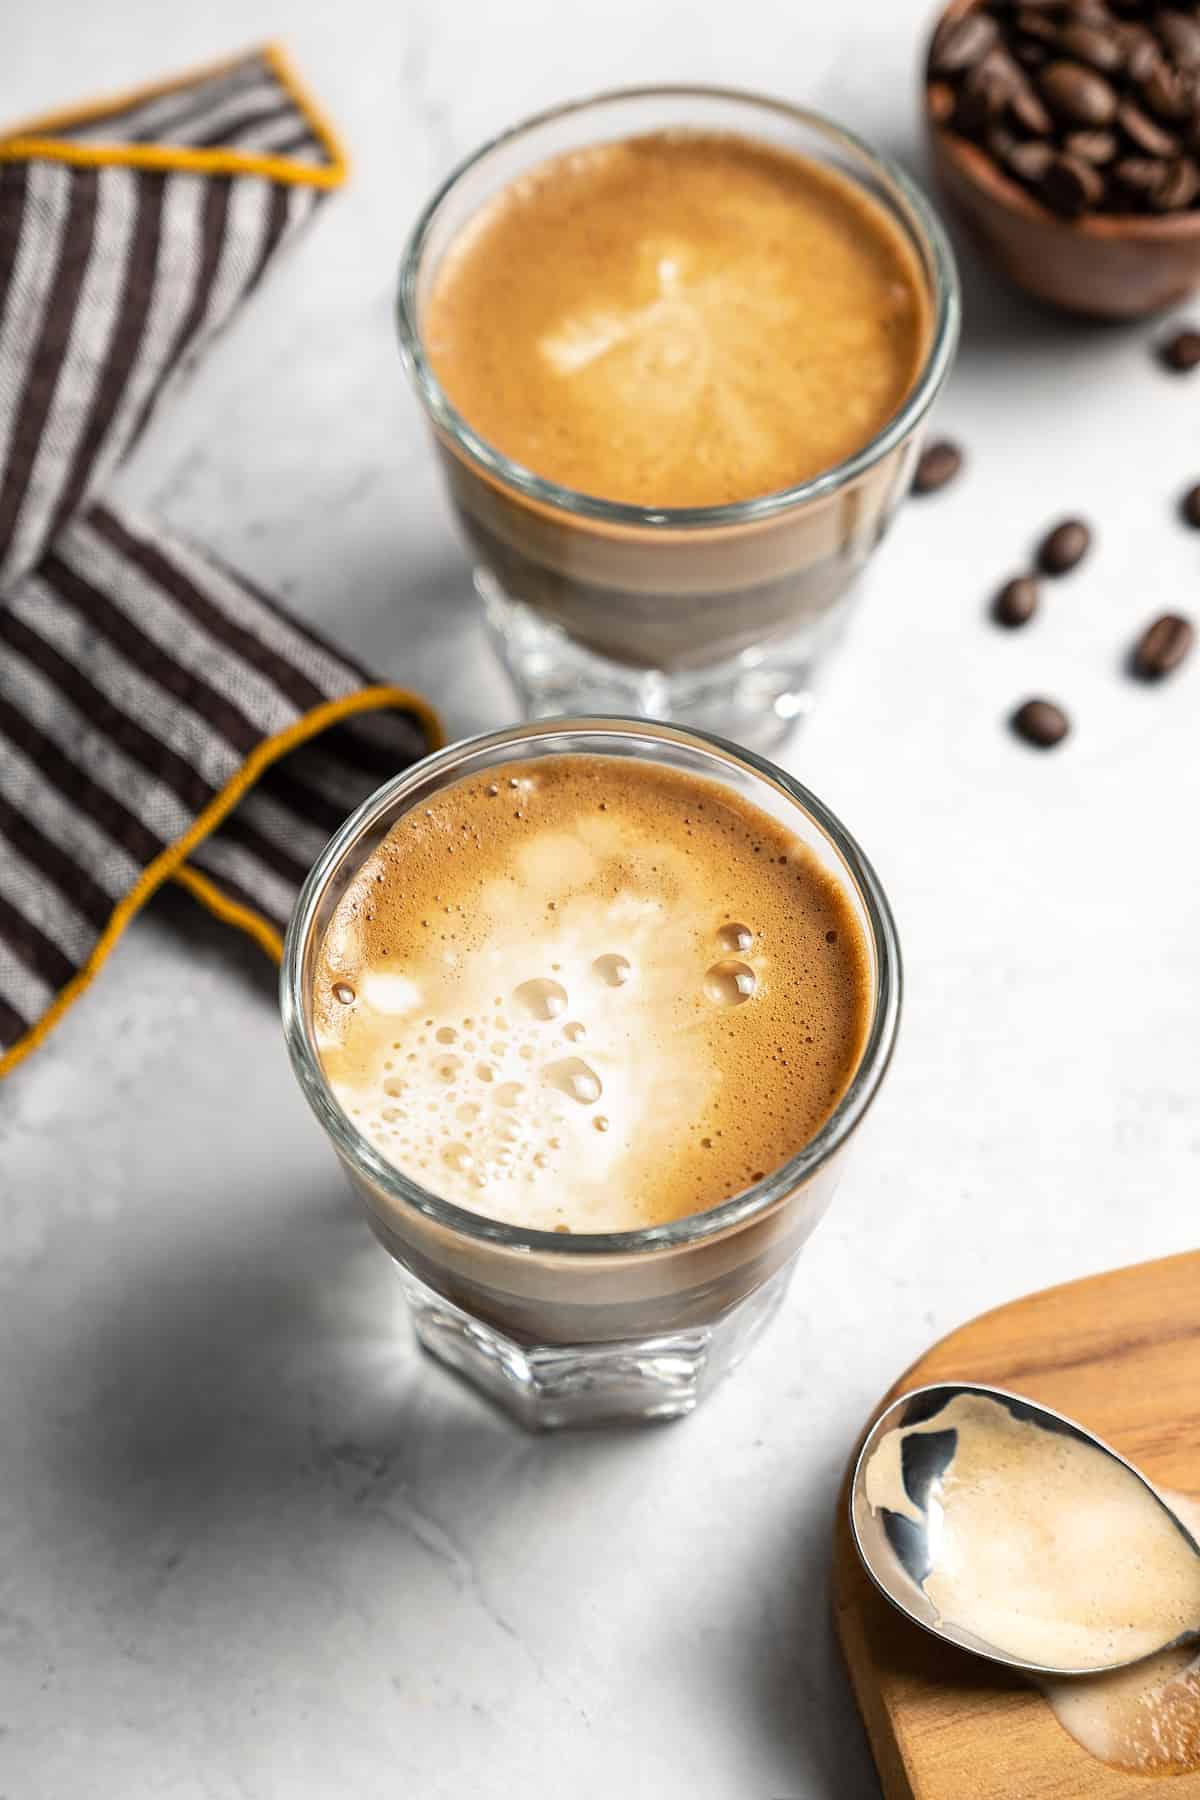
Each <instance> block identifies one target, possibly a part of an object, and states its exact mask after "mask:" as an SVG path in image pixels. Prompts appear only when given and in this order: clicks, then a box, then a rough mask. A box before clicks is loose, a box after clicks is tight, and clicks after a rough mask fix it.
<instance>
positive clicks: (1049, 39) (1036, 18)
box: [1016, 6, 1058, 49]
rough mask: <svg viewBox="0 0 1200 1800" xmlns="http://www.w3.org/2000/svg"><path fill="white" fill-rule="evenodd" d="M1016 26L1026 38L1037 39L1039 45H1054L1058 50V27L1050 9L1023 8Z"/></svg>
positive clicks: (1018, 15)
mask: <svg viewBox="0 0 1200 1800" xmlns="http://www.w3.org/2000/svg"><path fill="white" fill-rule="evenodd" d="M1016 26H1017V30H1018V31H1023V32H1024V33H1025V36H1026V37H1030V38H1035V39H1036V40H1037V41H1038V42H1039V43H1043V44H1048V45H1053V46H1054V48H1056V49H1057V47H1058V25H1057V24H1056V22H1055V21H1054V20H1053V19H1052V18H1051V17H1050V9H1049V7H1046V8H1045V9H1044V10H1041V9H1039V8H1037V7H1033V6H1026V7H1022V8H1021V10H1020V11H1019V12H1018V13H1017V17H1016Z"/></svg>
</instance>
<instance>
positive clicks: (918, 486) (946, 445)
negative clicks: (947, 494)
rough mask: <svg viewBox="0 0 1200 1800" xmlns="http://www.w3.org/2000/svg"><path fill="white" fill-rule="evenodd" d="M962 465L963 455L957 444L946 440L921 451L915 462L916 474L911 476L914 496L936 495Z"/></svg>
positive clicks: (942, 439) (941, 440)
mask: <svg viewBox="0 0 1200 1800" xmlns="http://www.w3.org/2000/svg"><path fill="white" fill-rule="evenodd" d="M962 465H963V453H962V451H961V450H960V449H959V447H958V445H957V444H952V443H951V442H950V440H949V439H948V438H941V439H939V441H938V442H937V443H934V444H930V446H929V448H928V449H927V450H924V451H922V453H921V456H920V458H919V460H918V462H917V470H916V474H915V475H914V476H913V484H912V487H913V493H914V494H936V493H937V491H938V489H939V488H944V487H945V486H946V484H947V482H950V481H953V480H954V477H955V476H956V475H957V474H958V472H959V470H960V469H961V468H962Z"/></svg>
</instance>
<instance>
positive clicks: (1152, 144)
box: [1117, 100, 1179, 156]
mask: <svg viewBox="0 0 1200 1800" xmlns="http://www.w3.org/2000/svg"><path fill="white" fill-rule="evenodd" d="M1117 124H1118V125H1119V126H1120V127H1121V130H1122V131H1123V132H1124V133H1125V136H1126V137H1127V138H1128V139H1129V141H1130V143H1131V144H1132V145H1133V147H1134V149H1135V150H1140V151H1141V152H1142V153H1143V155H1145V156H1174V155H1175V154H1176V153H1177V152H1178V149H1179V139H1178V138H1177V137H1175V136H1174V135H1173V134H1172V133H1171V132H1169V131H1167V130H1166V129H1165V128H1164V127H1163V126H1162V125H1159V124H1157V123H1156V122H1155V120H1153V119H1152V118H1151V117H1150V115H1149V113H1145V112H1143V111H1142V109H1141V107H1140V106H1135V105H1134V103H1133V101H1132V100H1122V102H1121V104H1120V106H1118V108H1117Z"/></svg>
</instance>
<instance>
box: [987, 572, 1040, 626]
mask: <svg viewBox="0 0 1200 1800" xmlns="http://www.w3.org/2000/svg"><path fill="white" fill-rule="evenodd" d="M1037 608H1038V584H1037V582H1036V581H1035V580H1034V578H1033V576H1032V575H1014V577H1013V579H1012V580H1011V581H1006V582H1005V584H1004V586H1003V587H1002V588H1001V589H1000V592H999V593H998V594H997V595H996V598H995V599H994V600H993V602H992V617H993V619H995V621H996V623H997V625H1007V626H1008V627H1009V628H1010V630H1015V628H1016V627H1017V626H1018V625H1028V623H1029V621H1030V619H1032V617H1033V615H1034V613H1035V612H1036V611H1037Z"/></svg>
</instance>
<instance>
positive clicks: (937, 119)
mask: <svg viewBox="0 0 1200 1800" xmlns="http://www.w3.org/2000/svg"><path fill="white" fill-rule="evenodd" d="M954 99H955V96H954V89H953V88H952V87H951V86H950V83H949V82H948V81H931V82H930V83H929V86H928V87H927V88H926V90H925V102H926V105H927V106H928V107H929V117H930V118H931V119H932V120H933V122H934V124H935V125H944V124H945V123H946V121H947V120H948V119H949V117H950V115H951V113H952V112H953V111H954Z"/></svg>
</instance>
